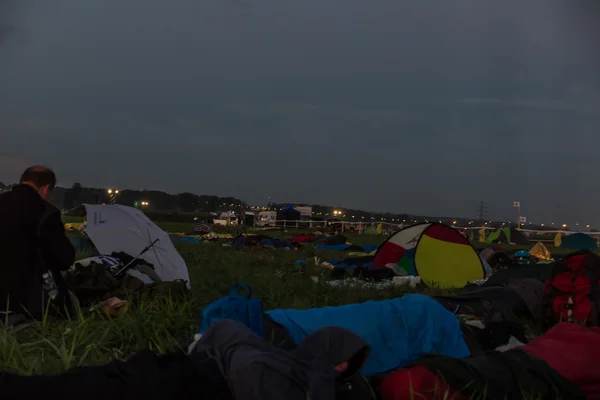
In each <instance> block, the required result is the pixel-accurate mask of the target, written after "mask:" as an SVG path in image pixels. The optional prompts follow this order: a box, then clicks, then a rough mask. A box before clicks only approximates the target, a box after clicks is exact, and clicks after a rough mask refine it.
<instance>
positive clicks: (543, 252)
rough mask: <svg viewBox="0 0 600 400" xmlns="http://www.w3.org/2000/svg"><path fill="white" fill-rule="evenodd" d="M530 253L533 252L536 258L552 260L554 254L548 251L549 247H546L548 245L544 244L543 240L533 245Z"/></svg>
mask: <svg viewBox="0 0 600 400" xmlns="http://www.w3.org/2000/svg"><path fill="white" fill-rule="evenodd" d="M529 254H531V255H532V256H534V257H535V258H537V259H539V260H544V261H550V260H552V255H551V254H550V252H549V251H548V249H547V248H546V246H544V243H542V242H537V244H536V245H535V246H533V247H532V248H531V250H529Z"/></svg>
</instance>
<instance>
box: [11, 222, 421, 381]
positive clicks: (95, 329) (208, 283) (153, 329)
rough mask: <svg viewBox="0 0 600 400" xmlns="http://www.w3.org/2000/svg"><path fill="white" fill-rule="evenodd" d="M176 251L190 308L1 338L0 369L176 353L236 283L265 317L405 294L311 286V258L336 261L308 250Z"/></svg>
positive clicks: (163, 307)
mask: <svg viewBox="0 0 600 400" xmlns="http://www.w3.org/2000/svg"><path fill="white" fill-rule="evenodd" d="M163 226H164V225H163ZM287 235H288V236H291V235H292V233H291V232H290V233H287ZM350 240H351V241H352V242H354V243H357V244H367V243H372V244H380V243H381V242H382V241H383V240H385V237H383V236H354V237H350ZM178 249H179V251H180V253H181V255H182V256H183V258H184V259H185V261H186V263H187V265H188V268H189V271H190V275H191V280H192V285H193V289H192V290H193V296H192V300H190V301H187V302H183V303H177V304H174V303H170V302H164V301H163V302H149V303H146V304H143V305H142V306H141V307H139V308H137V309H131V310H127V312H125V313H120V314H112V315H107V314H104V313H94V314H89V313H88V314H81V315H79V316H77V317H76V318H73V320H71V321H65V322H53V323H48V321H42V322H41V323H39V324H38V325H36V326H32V327H30V328H27V329H24V330H22V331H20V332H17V333H11V332H9V331H6V330H0V368H2V369H3V370H9V371H13V372H17V373H21V374H32V373H56V372H59V371H63V370H66V369H68V368H71V367H75V366H81V365H90V364H97V363H104V362H106V361H109V360H110V359H113V358H126V357H128V356H129V355H131V354H133V353H134V352H136V351H138V350H140V349H142V348H146V347H149V348H150V349H152V350H154V351H156V352H158V353H163V352H167V351H173V350H178V349H181V350H182V349H183V348H184V347H185V346H187V344H188V343H189V341H190V339H191V338H192V336H193V334H194V333H195V332H196V330H197V328H198V323H199V317H200V312H201V310H202V308H203V307H204V306H205V305H206V304H208V303H209V302H211V301H213V300H215V299H217V298H219V297H221V296H224V295H226V294H227V293H228V292H229V290H230V288H231V286H232V285H233V284H234V283H236V282H239V281H243V282H246V283H248V284H250V285H251V286H252V288H253V291H254V294H255V295H256V296H258V297H260V298H261V299H262V300H263V302H264V304H265V307H266V308H267V309H271V308H278V307H284V308H309V307H322V306H328V305H332V306H334V305H341V304H347V303H354V302H362V301H366V300H382V299H388V298H393V297H397V296H402V295H403V294H404V293H406V292H407V290H409V289H404V288H398V287H389V288H386V289H377V288H373V287H370V288H369V287H352V288H348V287H334V286H331V285H328V284H326V283H315V282H314V281H313V280H312V279H311V276H315V275H323V276H328V275H329V271H326V270H323V269H321V268H318V267H315V266H314V262H313V257H314V256H315V255H317V256H319V257H320V258H321V259H322V260H329V259H332V258H339V257H340V253H331V252H329V253H328V252H325V251H319V250H315V249H314V247H312V246H306V247H305V248H304V249H301V250H300V251H285V250H282V249H254V250H247V249H243V250H236V249H233V248H231V247H223V245H222V244H221V243H201V244H185V245H179V246H178ZM79 256H80V257H85V256H86V255H85V254H80V255H79ZM298 259H303V260H306V261H308V262H309V268H308V270H306V269H304V268H302V266H298V265H295V264H293V262H294V261H295V260H298ZM429 294H431V293H429Z"/></svg>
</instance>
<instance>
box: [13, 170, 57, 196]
mask: <svg viewBox="0 0 600 400" xmlns="http://www.w3.org/2000/svg"><path fill="white" fill-rule="evenodd" d="M20 183H22V184H24V185H29V186H31V187H32V188H34V189H35V190H36V191H37V192H38V193H39V194H40V196H41V197H42V199H44V200H46V201H49V200H50V199H51V198H52V193H53V192H54V187H55V186H56V175H55V174H54V172H53V171H52V170H51V169H50V168H47V167H42V166H40V165H34V166H33V167H29V168H27V169H26V170H25V172H23V175H21V180H20Z"/></svg>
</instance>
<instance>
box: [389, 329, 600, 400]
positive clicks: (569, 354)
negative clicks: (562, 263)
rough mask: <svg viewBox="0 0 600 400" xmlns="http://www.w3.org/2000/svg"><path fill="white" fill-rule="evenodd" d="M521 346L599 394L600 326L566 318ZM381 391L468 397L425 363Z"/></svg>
mask: <svg viewBox="0 0 600 400" xmlns="http://www.w3.org/2000/svg"><path fill="white" fill-rule="evenodd" d="M518 349H519V350H522V351H525V352H527V353H529V355H531V356H532V357H535V358H537V359H541V360H544V361H545V362H546V363H547V364H548V365H549V366H550V367H552V368H553V369H554V370H555V371H556V372H558V373H559V374H560V375H562V376H563V377H564V378H566V379H567V380H569V381H570V382H571V383H573V384H574V385H576V386H578V387H579V388H580V389H581V390H582V391H583V392H584V393H585V394H586V395H587V397H588V398H590V399H595V398H600V364H599V362H600V328H598V327H593V328H587V327H585V326H582V325H578V324H570V323H566V322H563V323H560V324H558V325H556V326H555V327H554V328H552V329H551V330H550V331H548V332H547V333H546V334H545V335H543V336H540V337H538V338H536V339H535V340H533V341H532V342H530V343H528V344H526V345H524V346H521V347H519V348H518ZM480 357H486V356H485V355H483V356H480ZM380 393H381V398H382V400H412V399H423V400H435V399H455V400H466V399H467V397H465V396H463V395H462V394H460V393H458V392H457V391H455V390H453V389H452V388H451V387H450V386H449V385H448V384H446V383H445V382H444V381H443V380H442V379H441V378H439V377H438V376H437V375H436V374H434V373H433V372H431V371H430V370H428V369H427V368H426V367H425V366H423V365H415V366H413V367H411V368H407V369H401V370H398V371H395V372H393V373H392V374H390V375H388V376H387V377H386V378H385V379H384V380H383V381H382V382H381V386H380Z"/></svg>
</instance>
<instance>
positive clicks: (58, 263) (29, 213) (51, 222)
mask: <svg viewBox="0 0 600 400" xmlns="http://www.w3.org/2000/svg"><path fill="white" fill-rule="evenodd" d="M42 219H43V221H42ZM41 260H42V261H43V263H44V264H45V266H46V268H47V269H48V270H50V271H51V272H52V273H53V275H55V276H56V278H55V280H56V281H57V286H59V288H60V289H61V291H63V290H64V289H65V288H64V287H63V284H62V282H64V281H62V280H61V279H60V271H64V270H67V269H68V268H69V267H70V266H71V265H72V264H73V262H74V260H75V249H74V248H73V245H72V244H71V241H70V240H69V238H67V236H66V235H65V228H64V225H63V222H62V219H61V215H60V211H59V210H58V209H57V208H56V207H54V206H52V205H51V204H49V203H48V202H46V201H44V200H43V199H42V198H41V196H40V195H39V194H38V193H37V192H36V191H35V190H34V189H33V188H32V187H30V186H28V185H17V186H15V187H14V188H13V189H12V191H10V192H7V193H4V194H2V195H0V311H7V310H10V311H13V312H19V313H26V314H31V315H32V316H33V317H34V318H39V317H40V315H41V312H42V293H43V287H42V277H41V275H42V268H41V265H40V264H41Z"/></svg>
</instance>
